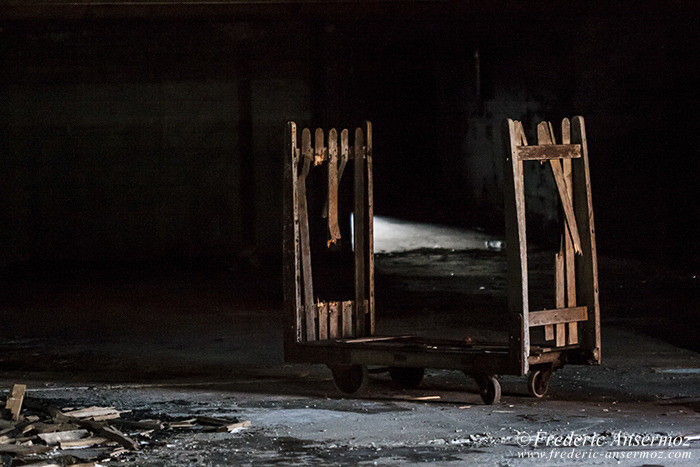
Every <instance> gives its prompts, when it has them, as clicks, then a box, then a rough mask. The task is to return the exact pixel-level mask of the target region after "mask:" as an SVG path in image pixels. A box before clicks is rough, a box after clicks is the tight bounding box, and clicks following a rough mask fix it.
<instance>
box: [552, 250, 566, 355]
mask: <svg viewBox="0 0 700 467" xmlns="http://www.w3.org/2000/svg"><path fill="white" fill-rule="evenodd" d="M554 270H555V279H554V281H555V284H556V303H557V308H565V307H566V272H565V265H564V244H563V243H562V246H561V249H560V250H559V253H557V255H556V257H555V267H554ZM556 331H557V339H556V346H557V347H563V346H564V345H566V325H564V323H558V324H557V325H556Z"/></svg>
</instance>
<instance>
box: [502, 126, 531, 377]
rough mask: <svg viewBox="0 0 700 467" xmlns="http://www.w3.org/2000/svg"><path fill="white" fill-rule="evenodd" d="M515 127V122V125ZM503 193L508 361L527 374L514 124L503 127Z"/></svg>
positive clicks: (519, 167) (521, 196)
mask: <svg viewBox="0 0 700 467" xmlns="http://www.w3.org/2000/svg"><path fill="white" fill-rule="evenodd" d="M518 125H519V122H518ZM504 126H505V127H504V133H503V135H504V144H505V152H506V157H505V158H504V170H503V174H504V175H503V178H504V181H503V187H504V188H503V190H504V199H505V203H504V206H505V221H506V222H505V223H506V244H507V245H508V248H507V256H508V312H509V315H510V340H509V343H508V348H509V360H510V364H511V366H512V369H513V370H514V372H517V373H520V374H525V373H527V371H528V356H529V353H530V331H529V322H528V313H529V303H528V274H527V238H526V232H525V186H524V180H523V163H522V161H519V160H518V157H517V149H516V147H517V146H518V142H519V141H520V140H521V138H520V137H519V133H518V132H516V122H514V121H513V120H511V119H507V120H506V121H505V125H504Z"/></svg>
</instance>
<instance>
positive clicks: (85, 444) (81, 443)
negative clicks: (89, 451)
mask: <svg viewBox="0 0 700 467" xmlns="http://www.w3.org/2000/svg"><path fill="white" fill-rule="evenodd" d="M107 441H109V440H108V439H107V438H97V437H91V438H82V439H76V440H72V441H61V442H59V446H60V447H61V449H75V448H89V447H91V446H98V445H100V444H104V443H106V442H107Z"/></svg>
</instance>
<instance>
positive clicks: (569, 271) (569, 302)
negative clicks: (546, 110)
mask: <svg viewBox="0 0 700 467" xmlns="http://www.w3.org/2000/svg"><path fill="white" fill-rule="evenodd" d="M561 138H562V143H564V144H569V143H570V142H571V123H570V122H569V119H568V118H565V119H563V120H562V122H561ZM571 167H572V165H571V160H570V159H564V160H563V161H562V170H563V172H564V182H565V183H566V191H567V193H568V194H569V197H570V198H571V204H572V205H573V203H574V199H573V197H572V196H573V193H574V183H573V175H572V171H571ZM564 228H566V227H564ZM564 247H565V248H564V251H565V259H566V261H565V263H566V306H568V307H569V308H571V307H575V306H576V254H575V253H574V246H573V244H572V242H571V237H570V236H569V235H564ZM567 330H568V333H567V340H566V342H567V344H569V345H575V344H578V323H576V322H572V323H569V324H567Z"/></svg>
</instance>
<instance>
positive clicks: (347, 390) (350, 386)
mask: <svg viewBox="0 0 700 467" xmlns="http://www.w3.org/2000/svg"><path fill="white" fill-rule="evenodd" d="M330 370H331V373H333V383H334V384H335V387H336V388H338V390H339V391H340V392H342V393H343V394H347V395H349V396H357V395H359V394H361V393H362V392H363V391H364V389H365V386H367V381H369V376H368V375H367V367H366V366H365V365H347V366H334V367H330Z"/></svg>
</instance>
